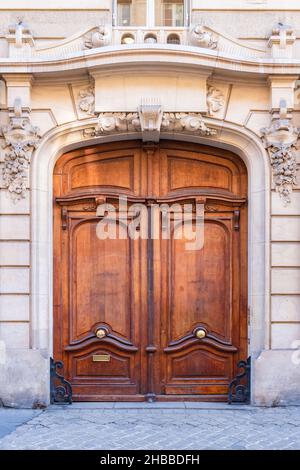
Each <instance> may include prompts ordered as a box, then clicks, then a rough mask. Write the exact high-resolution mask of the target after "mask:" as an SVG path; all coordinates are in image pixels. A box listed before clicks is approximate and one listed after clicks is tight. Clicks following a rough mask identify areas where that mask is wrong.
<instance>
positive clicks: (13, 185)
mask: <svg viewBox="0 0 300 470" xmlns="http://www.w3.org/2000/svg"><path fill="white" fill-rule="evenodd" d="M29 113H30V109H29V108H25V107H22V102H21V100H20V99H19V98H18V99H16V100H15V102H14V108H13V109H10V112H9V118H10V122H9V124H8V125H7V126H3V127H2V128H1V137H3V139H4V146H3V148H6V149H7V151H6V153H5V158H4V168H3V180H4V182H5V184H6V187H7V189H8V191H9V192H10V193H11V196H12V198H13V200H14V201H16V200H18V199H21V198H24V197H25V196H26V188H27V184H26V183H27V170H28V168H29V164H30V158H31V154H32V151H33V150H34V149H35V148H37V146H38V144H39V140H40V135H39V128H38V127H36V126H33V125H32V124H31V122H30V117H29Z"/></svg>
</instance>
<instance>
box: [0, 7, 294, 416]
mask: <svg viewBox="0 0 300 470" xmlns="http://www.w3.org/2000/svg"><path fill="white" fill-rule="evenodd" d="M25 3H26V9H24V8H25V7H24V6H23V4H25ZM55 3H57V5H55ZM81 3H82V2H78V1H75V0H72V1H70V2H68V4H70V6H69V7H68V8H70V9H67V8H63V7H61V6H60V2H52V4H53V7H52V8H53V9H52V10H51V9H46V8H45V7H40V5H38V2H37V1H35V0H30V1H26V2H22V1H21V0H19V1H18V0H11V1H9V2H8V1H7V2H2V4H1V10H0V18H1V24H2V28H1V32H0V61H1V67H0V70H1V76H0V78H1V81H0V120H1V133H0V138H1V147H0V161H1V167H2V170H1V177H0V178H1V180H0V187H1V192H0V214H1V215H0V402H3V403H4V404H5V405H8V406H29V407H30V406H32V405H33V404H34V403H37V402H39V403H45V404H48V403H49V357H50V356H51V354H52V341H53V331H52V281H51V279H52V170H53V167H54V165H55V162H56V161H57V159H58V158H59V156H60V155H62V153H63V152H65V151H67V150H70V149H73V148H76V147H77V148H78V147H79V146H84V145H89V144H91V143H101V142H108V141H112V140H122V139H131V138H144V140H158V139H163V138H173V139H179V140H190V141H193V142H199V143H205V144H206V145H211V146H218V147H221V148H226V149H230V150H232V151H233V152H235V153H237V154H238V155H239V156H240V157H241V158H242V159H243V160H244V161H245V163H246V165H247V168H248V173H249V250H248V253H249V263H248V265H249V354H251V356H252V370H253V373H252V401H253V403H254V404H263V405H276V404H277V405H278V404H285V403H298V404H299V403H300V353H299V345H300V186H299V178H298V179H297V169H298V165H299V151H298V144H299V134H300V129H299V128H300V91H299V84H300V81H299V75H300V39H299V38H298V36H299V31H297V24H298V25H299V24H300V8H299V5H298V6H297V3H298V2H296V1H295V2H294V1H292V0H291V1H287V2H284V8H285V10H282V9H281V8H282V3H283V2H279V1H277V0H269V1H261V2H258V1H257V2H251V1H245V0H243V1H242V0H236V1H233V0H232V1H222V2H220V1H213V2H209V7H208V6H207V3H208V2H203V1H201V0H191V11H190V15H189V18H190V21H189V24H187V25H186V26H183V27H177V28H176V27H174V28H162V27H155V26H153V25H151V26H149V27H145V28H133V27H132V28H130V27H128V28H120V27H117V26H112V25H113V22H112V17H113V15H112V2H111V1H110V0H101V1H97V2H96V1H92V0H89V1H87V2H85V9H82V7H81ZM71 4H72V5H71ZM99 5H100V6H99ZM38 8H42V9H44V10H43V14H42V15H41V12H40V11H37V9H38ZM171 34H172V35H173V36H174V35H175V36H176V37H177V39H178V41H179V44H178V43H176V44H175V43H170V42H169V36H170V35H171ZM124 35H125V36H126V35H127V36H128V35H129V36H130V37H131V38H133V43H131V44H124V43H122V42H123V40H124ZM149 35H151V37H152V39H153V38H154V39H153V41H154V42H153V41H151V42H147V38H149ZM145 103H146V104H148V105H149V103H150V104H151V106H152V108H153V109H152V112H153V113H154V116H155V126H154V128H153V126H150V127H151V129H150V127H149V116H148V115H147V112H146V111H145V109H144V108H143V106H144V105H145ZM146 107H147V106H146ZM152 117H153V116H152ZM151 119H152V118H151Z"/></svg>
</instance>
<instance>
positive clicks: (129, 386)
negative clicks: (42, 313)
mask: <svg viewBox="0 0 300 470" xmlns="http://www.w3.org/2000/svg"><path fill="white" fill-rule="evenodd" d="M88 152H89V154H88V155H83V156H81V155H80V156H77V154H76V153H75V155H69V156H68V155H67V154H66V155H65V156H64V157H62V161H61V162H59V165H58V166H57V167H56V172H55V174H54V194H55V202H54V230H55V233H54V332H55V334H54V359H55V360H62V361H63V362H64V375H65V377H66V378H67V379H68V380H69V381H70V382H71V384H72V387H73V398H74V400H75V401H76V400H82V401H101V400H105V401H107V400H126V399H130V400H142V399H143V393H144V388H145V379H144V377H143V363H144V361H145V360H144V357H143V351H144V349H145V348H144V345H143V337H144V336H145V332H144V331H143V329H144V328H145V326H144V324H145V323H144V322H143V319H146V316H147V313H146V305H147V303H146V294H145V293H146V284H145V283H146V275H147V273H146V272H143V270H146V267H145V268H143V266H146V263H145V261H144V260H145V259H146V257H147V253H146V243H145V241H143V240H134V239H132V238H129V237H128V236H126V224H124V223H123V220H124V216H125V215H126V217H128V219H129V220H130V217H133V215H131V214H130V204H131V203H132V202H133V201H135V200H136V199H137V198H138V194H139V193H140V190H141V188H140V184H141V183H140V179H139V180H138V179H137V178H136V176H135V174H136V172H137V173H138V175H139V174H140V152H139V149H137V150H136V149H134V150H133V151H132V150H131V149H128V150H126V149H125V150H123V151H118V152H114V151H110V152H107V153H105V152H103V153H101V154H97V153H96V154H95V153H94V152H93V151H92V150H90V151H87V152H86V153H88ZM74 157H75V158H74ZM119 194H123V195H126V196H127V197H128V199H129V200H131V202H128V213H126V214H125V213H124V210H125V209H124V206H122V207H120V205H119V199H118V195H119ZM103 201H105V202H106V203H107V204H109V205H110V206H112V207H113V208H114V210H115V217H113V218H112V220H111V222H112V226H113V224H114V222H115V226H114V228H113V230H115V231H116V237H115V239H111V238H109V237H106V238H105V237H103V234H102V236H101V235H99V231H98V230H97V227H99V225H98V224H99V223H100V222H101V220H102V218H101V217H103V216H105V217H106V216H107V213H105V214H102V216H99V215H97V207H98V205H99V204H100V203H102V202H103ZM120 210H121V212H122V213H121V217H119V215H120ZM106 218H107V217H106ZM126 397H127V398H126Z"/></svg>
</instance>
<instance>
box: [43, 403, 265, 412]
mask: <svg viewBox="0 0 300 470" xmlns="http://www.w3.org/2000/svg"><path fill="white" fill-rule="evenodd" d="M60 408H63V409H70V410H76V409H78V410H81V409H85V410H87V409H90V410H97V409H100V410H101V409H106V410H126V409H128V410H184V409H186V410H192V409H197V410H227V411H234V410H244V411H249V410H254V409H257V408H258V407H257V406H252V405H242V404H234V405H228V403H212V402H154V403H148V402H74V403H72V405H68V404H65V405H64V404H62V405H50V406H49V407H48V408H47V409H48V410H57V409H60Z"/></svg>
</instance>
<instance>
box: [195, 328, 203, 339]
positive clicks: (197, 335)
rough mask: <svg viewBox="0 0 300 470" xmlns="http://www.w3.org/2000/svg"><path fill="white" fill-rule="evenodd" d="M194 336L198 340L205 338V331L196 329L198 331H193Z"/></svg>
mask: <svg viewBox="0 0 300 470" xmlns="http://www.w3.org/2000/svg"><path fill="white" fill-rule="evenodd" d="M195 336H196V338H198V339H203V338H205V336H206V331H205V330H204V329H203V328H198V330H196V331H195Z"/></svg>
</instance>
